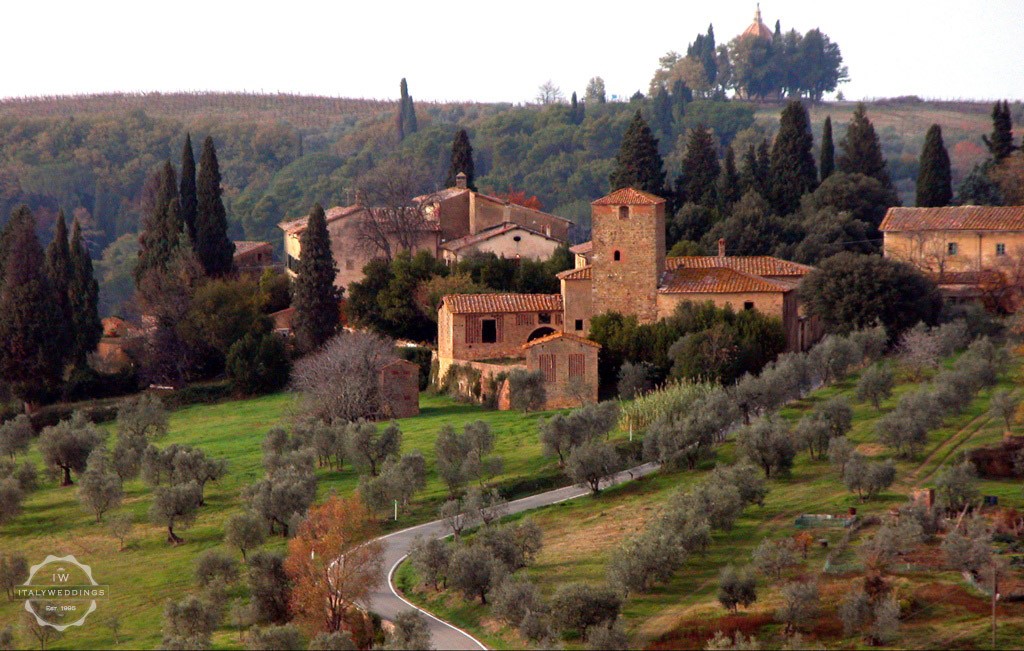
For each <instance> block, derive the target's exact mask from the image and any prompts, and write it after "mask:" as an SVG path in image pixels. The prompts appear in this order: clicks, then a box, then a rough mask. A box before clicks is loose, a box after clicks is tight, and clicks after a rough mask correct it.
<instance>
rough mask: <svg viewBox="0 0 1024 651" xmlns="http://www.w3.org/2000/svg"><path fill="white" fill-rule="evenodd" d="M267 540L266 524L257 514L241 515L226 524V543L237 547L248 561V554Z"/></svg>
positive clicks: (234, 516)
mask: <svg viewBox="0 0 1024 651" xmlns="http://www.w3.org/2000/svg"><path fill="white" fill-rule="evenodd" d="M266 539H267V526H266V523H265V522H264V521H263V520H262V519H261V518H260V517H259V516H258V515H256V514H255V513H239V514H236V515H233V516H231V517H230V518H228V520H227V522H225V523H224V542H226V543H227V544H229V545H231V546H232V547H237V548H238V551H240V552H241V553H242V560H243V561H245V560H247V559H246V552H249V551H252V550H253V549H256V548H258V547H259V546H260V545H262V544H263V543H264V541H266Z"/></svg>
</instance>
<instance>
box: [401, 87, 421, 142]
mask: <svg viewBox="0 0 1024 651" xmlns="http://www.w3.org/2000/svg"><path fill="white" fill-rule="evenodd" d="M399 90H400V92H401V97H400V99H399V101H398V114H397V116H396V121H397V123H398V140H399V141H401V140H403V139H404V138H405V137H406V136H408V135H411V134H413V133H416V130H417V129H418V128H419V125H418V124H417V122H416V107H415V106H414V105H413V102H412V96H411V95H410V94H409V84H408V83H407V82H406V81H405V77H402V81H401V83H399Z"/></svg>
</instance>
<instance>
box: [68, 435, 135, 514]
mask: <svg viewBox="0 0 1024 651" xmlns="http://www.w3.org/2000/svg"><path fill="white" fill-rule="evenodd" d="M123 497H124V492H123V491H122V490H121V480H120V479H119V478H118V476H117V473H116V472H114V468H113V464H112V463H111V461H110V455H109V454H108V453H107V450H106V448H102V447H100V448H96V449H95V450H93V451H92V452H91V453H90V454H89V460H88V462H87V463H86V468H85V472H84V473H82V476H81V477H80V478H79V480H78V499H79V501H81V503H82V506H84V507H85V508H86V509H88V510H90V511H92V513H93V514H94V515H95V516H96V522H102V521H103V514H104V513H106V512H107V511H110V510H111V509H115V508H117V506H118V505H119V504H120V503H121V499H122V498H123Z"/></svg>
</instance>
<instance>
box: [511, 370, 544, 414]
mask: <svg viewBox="0 0 1024 651" xmlns="http://www.w3.org/2000/svg"><path fill="white" fill-rule="evenodd" d="M508 384H509V402H510V403H511V406H512V409H515V410H516V411H522V412H530V411H537V410H539V409H542V408H543V407H544V403H545V402H546V401H547V392H546V390H545V389H544V375H543V374H542V373H541V372H540V371H532V372H530V371H523V370H521V369H516V370H515V371H512V372H511V373H509V375H508Z"/></svg>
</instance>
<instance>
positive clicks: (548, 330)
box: [526, 327, 555, 341]
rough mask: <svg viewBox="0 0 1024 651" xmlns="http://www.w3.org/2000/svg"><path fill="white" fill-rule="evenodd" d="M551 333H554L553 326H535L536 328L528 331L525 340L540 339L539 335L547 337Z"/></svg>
mask: <svg viewBox="0 0 1024 651" xmlns="http://www.w3.org/2000/svg"><path fill="white" fill-rule="evenodd" d="M553 334H555V329H554V328H548V327H543V328H537V329H536V330H534V331H533V332H531V333H530V336H529V337H527V338H526V341H533V340H534V339H540V338H541V337H547V336H548V335H553Z"/></svg>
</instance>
